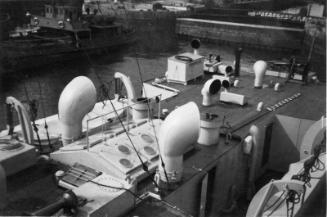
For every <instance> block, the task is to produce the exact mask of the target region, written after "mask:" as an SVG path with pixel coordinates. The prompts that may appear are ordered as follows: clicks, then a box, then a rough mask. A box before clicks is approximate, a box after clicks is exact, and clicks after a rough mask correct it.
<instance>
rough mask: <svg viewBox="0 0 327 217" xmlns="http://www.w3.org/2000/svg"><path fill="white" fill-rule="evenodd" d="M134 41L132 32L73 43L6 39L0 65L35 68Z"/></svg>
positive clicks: (10, 69)
mask: <svg viewBox="0 0 327 217" xmlns="http://www.w3.org/2000/svg"><path fill="white" fill-rule="evenodd" d="M133 41H135V38H134V33H133V32H130V33H126V34H124V35H120V36H115V37H108V38H98V39H97V38H96V39H92V40H84V41H82V43H81V46H76V44H75V43H74V42H73V40H70V39H67V38H65V39H58V40H52V39H51V40H50V39H47V40H44V39H26V40H20V41H17V40H16V41H7V42H2V43H1V44H0V48H1V49H0V50H1V51H0V57H1V63H0V68H1V69H2V70H3V71H4V72H5V73H6V72H13V71H19V70H23V69H34V68H37V67H40V66H44V65H49V64H54V63H56V62H64V61H67V60H72V59H79V58H87V59H89V57H90V55H100V54H108V52H109V50H112V49H118V48H120V47H121V46H123V45H127V44H130V43H132V42H133Z"/></svg>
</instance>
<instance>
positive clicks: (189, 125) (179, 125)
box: [159, 102, 200, 183]
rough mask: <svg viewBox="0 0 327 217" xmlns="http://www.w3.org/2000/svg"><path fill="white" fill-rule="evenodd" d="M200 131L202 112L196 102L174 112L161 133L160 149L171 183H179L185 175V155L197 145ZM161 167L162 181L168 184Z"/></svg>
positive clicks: (164, 123)
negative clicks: (193, 145)
mask: <svg viewBox="0 0 327 217" xmlns="http://www.w3.org/2000/svg"><path fill="white" fill-rule="evenodd" d="M199 130H200V112H199V108H198V106H197V105H196V104H195V103H194V102H189V103H187V104H185V105H183V106H180V107H178V108H177V109H175V110H174V111H172V112H171V113H170V114H169V115H168V116H167V118H166V119H165V121H164V122H163V124H162V126H161V128H160V132H159V148H160V151H161V154H162V159H163V161H164V163H165V169H166V172H167V176H168V181H169V183H173V182H179V181H180V180H181V179H182V175H183V154H184V152H185V151H186V150H187V148H188V147H189V146H191V145H192V144H195V143H196V141H197V139H198V136H199ZM161 165H162V164H161V163H160V165H159V174H160V179H161V180H162V181H163V182H167V179H166V176H165V173H164V169H163V168H162V166H161Z"/></svg>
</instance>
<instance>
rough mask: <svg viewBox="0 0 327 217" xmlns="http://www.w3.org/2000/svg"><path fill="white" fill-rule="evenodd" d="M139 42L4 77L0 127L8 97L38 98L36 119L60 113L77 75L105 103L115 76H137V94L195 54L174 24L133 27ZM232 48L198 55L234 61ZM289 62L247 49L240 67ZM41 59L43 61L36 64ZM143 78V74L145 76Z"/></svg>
mask: <svg viewBox="0 0 327 217" xmlns="http://www.w3.org/2000/svg"><path fill="white" fill-rule="evenodd" d="M133 25H134V27H135V29H136V30H137V31H136V37H137V41H136V42H135V43H134V44H131V45H128V46H124V47H121V48H119V49H118V50H115V51H110V50H108V51H106V52H103V53H101V54H100V55H96V56H91V55H89V54H87V53H83V54H82V55H81V56H79V57H78V58H73V59H70V60H67V61H64V62H57V63H51V64H48V65H45V66H42V67H39V68H35V69H29V70H26V71H16V72H10V73H2V74H1V78H0V79H1V83H0V87H1V90H0V102H1V106H0V114H1V115H0V129H1V130H2V129H4V128H5V127H6V118H5V117H6V110H5V108H6V107H5V99H6V97H7V96H13V97H15V98H17V99H18V100H20V101H21V102H23V103H24V104H27V103H28V101H31V100H36V101H37V102H38V103H37V104H38V112H37V119H38V118H42V117H45V116H49V115H53V114H56V113H58V108H57V104H58V100H59V97H60V93H61V91H62V90H63V89H64V87H65V86H66V85H67V84H68V83H69V82H70V81H71V80H72V79H73V78H74V77H76V76H87V77H89V78H90V79H91V80H92V81H93V82H94V84H95V86H96V88H97V90H98V95H99V98H98V101H100V100H101V98H102V96H104V94H103V93H101V91H100V89H102V88H100V86H101V84H105V85H106V87H107V89H108V91H109V94H110V95H111V96H113V91H114V83H113V82H112V81H113V75H114V73H115V72H122V73H126V74H127V75H128V76H130V77H131V78H132V81H133V84H134V86H135V88H136V91H137V94H140V92H141V79H142V80H143V81H146V80H149V79H152V78H155V77H161V76H163V75H164V74H165V71H166V69H167V57H169V56H172V55H175V54H177V53H182V52H187V51H188V52H192V48H191V46H190V42H189V41H187V40H181V39H178V37H177V36H176V34H175V30H174V28H172V27H174V25H173V24H172V23H171V21H170V22H160V24H159V25H158V23H153V22H149V21H143V22H142V21H141V22H137V23H133ZM235 48H236V47H235V46H233V45H226V44H224V45H218V44H210V43H205V42H203V43H202V45H201V47H200V49H199V53H200V54H201V55H204V56H207V55H208V54H210V53H212V54H215V55H220V56H221V59H222V61H225V62H228V63H232V62H233V61H234V49H235ZM276 58H289V56H288V55H287V54H285V53H283V54H282V53H272V52H266V51H260V50H253V49H250V48H245V49H244V51H243V53H242V59H241V66H249V67H251V65H252V64H253V63H254V62H255V61H256V60H258V59H263V60H272V59H276ZM35 61H38V60H35ZM140 74H141V76H140Z"/></svg>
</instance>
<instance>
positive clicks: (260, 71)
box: [253, 60, 267, 88]
mask: <svg viewBox="0 0 327 217" xmlns="http://www.w3.org/2000/svg"><path fill="white" fill-rule="evenodd" d="M266 70H267V63H266V62H265V61H263V60H258V61H257V62H255V63H254V65H253V71H254V74H255V79H254V87H255V88H261V87H262V83H263V78H264V76H265V74H266Z"/></svg>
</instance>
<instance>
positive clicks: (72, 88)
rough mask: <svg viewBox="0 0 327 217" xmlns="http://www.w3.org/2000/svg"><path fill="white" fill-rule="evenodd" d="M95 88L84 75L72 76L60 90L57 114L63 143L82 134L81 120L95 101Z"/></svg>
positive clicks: (69, 141) (65, 143)
mask: <svg viewBox="0 0 327 217" xmlns="http://www.w3.org/2000/svg"><path fill="white" fill-rule="evenodd" d="M96 97H97V93H96V89H95V87H94V84H93V82H92V81H91V80H90V79H89V78H87V77H85V76H78V77H76V78H74V79H73V80H72V81H71V82H69V84H68V85H67V86H66V87H65V88H64V90H63V91H62V93H61V95H60V98H59V103H58V114H59V121H60V130H61V137H62V142H63V145H67V144H69V143H71V142H72V141H74V140H76V139H78V138H79V137H80V136H81V135H82V120H83V118H84V116H85V115H86V114H87V113H89V112H90V111H91V110H92V109H93V107H94V105H95V103H96Z"/></svg>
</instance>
